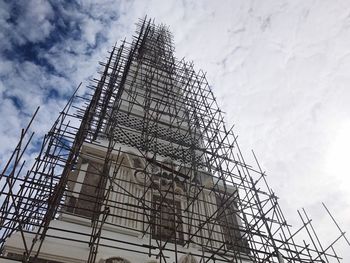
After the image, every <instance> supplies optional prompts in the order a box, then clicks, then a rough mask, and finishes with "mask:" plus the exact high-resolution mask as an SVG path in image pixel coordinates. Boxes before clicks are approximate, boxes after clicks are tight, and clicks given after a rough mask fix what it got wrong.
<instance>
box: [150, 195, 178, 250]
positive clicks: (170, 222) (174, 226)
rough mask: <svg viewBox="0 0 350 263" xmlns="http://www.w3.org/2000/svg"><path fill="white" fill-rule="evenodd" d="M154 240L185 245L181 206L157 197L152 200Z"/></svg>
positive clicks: (175, 202)
mask: <svg viewBox="0 0 350 263" xmlns="http://www.w3.org/2000/svg"><path fill="white" fill-rule="evenodd" d="M151 222H152V225H151V231H152V238H154V239H158V240H163V241H168V242H174V243H175V242H176V243H179V244H183V242H184V238H183V230H182V218H181V204H180V202H179V201H176V200H175V201H173V200H171V199H167V198H163V199H162V198H161V197H159V196H157V195H154V196H153V200H152V216H151Z"/></svg>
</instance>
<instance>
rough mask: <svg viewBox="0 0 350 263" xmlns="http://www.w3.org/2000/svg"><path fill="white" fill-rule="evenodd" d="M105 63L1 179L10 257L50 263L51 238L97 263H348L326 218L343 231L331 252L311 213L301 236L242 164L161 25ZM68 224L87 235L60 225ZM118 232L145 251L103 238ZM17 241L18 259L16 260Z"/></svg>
mask: <svg viewBox="0 0 350 263" xmlns="http://www.w3.org/2000/svg"><path fill="white" fill-rule="evenodd" d="M100 64H101V66H102V70H101V72H99V73H100V75H101V77H100V78H99V79H93V80H91V83H90V84H89V86H88V89H89V90H90V91H91V92H90V93H89V94H86V96H78V95H77V91H76V92H75V93H74V94H73V96H72V98H71V99H70V100H69V101H68V103H67V105H66V107H65V108H64V109H63V111H62V112H61V113H60V115H59V117H58V118H57V120H56V121H55V123H54V125H53V126H52V128H51V130H50V131H49V132H48V134H47V135H46V136H45V137H44V139H43V142H42V145H41V147H40V151H39V154H38V157H37V158H36V159H35V162H34V164H33V165H32V167H31V168H30V169H29V170H28V171H27V172H24V171H23V167H25V162H23V160H22V159H23V155H24V152H25V151H26V149H27V148H28V145H29V144H30V142H31V140H32V138H33V133H30V132H29V131H30V126H31V125H32V122H33V120H34V118H35V116H36V113H37V111H36V112H35V114H34V115H33V118H32V119H31V121H30V122H29V124H28V127H26V128H25V129H23V130H22V132H21V136H20V140H19V143H18V145H17V146H16V148H15V150H14V151H13V154H12V156H11V158H10V160H9V161H8V163H7V165H6V166H5V167H4V170H3V172H2V173H1V177H0V186H1V202H2V203H1V207H0V222H1V231H0V234H1V239H0V246H1V247H0V248H1V251H0V256H1V257H2V258H11V259H13V260H18V261H21V262H53V261H44V259H45V257H44V256H42V254H41V253H42V247H43V245H44V244H45V242H46V240H47V239H48V238H51V239H60V240H65V241H67V242H72V243H75V244H81V245H82V246H86V248H88V250H87V255H86V261H87V262H89V263H90V262H97V260H98V259H99V258H101V257H100V256H99V253H100V251H101V250H102V251H103V249H104V248H108V249H109V250H115V251H116V253H115V254H118V251H122V250H125V251H130V252H133V253H138V254H142V255H144V256H145V257H147V258H149V259H155V260H157V261H158V262H161V263H162V262H171V261H173V262H176V263H177V262H178V261H180V262H181V258H183V256H186V255H188V253H189V252H188V251H190V254H191V257H194V258H196V260H197V261H199V262H203V263H206V262H276V263H281V262H341V257H340V256H339V255H338V254H337V253H336V251H335V244H336V242H337V241H339V239H343V240H345V242H347V244H349V245H350V243H349V241H348V240H347V238H346V236H345V232H344V231H342V230H341V229H340V227H339V225H338V224H337V222H336V221H335V219H334V217H333V216H332V215H331V213H330V212H329V210H328V208H327V207H326V206H325V205H324V207H325V209H326V211H327V213H329V215H330V219H331V220H332V221H333V222H334V223H335V226H336V228H337V229H339V232H340V234H339V237H338V238H337V239H336V240H335V241H334V242H332V243H331V244H330V245H328V246H324V245H322V244H321V242H320V240H319V238H318V236H317V234H316V231H315V229H314V227H313V225H312V220H311V219H310V218H309V216H308V214H307V213H306V211H305V210H302V211H298V213H299V216H300V219H301V221H302V227H301V228H299V229H293V228H292V227H291V226H290V225H289V224H287V221H286V219H285V217H284V215H283V213H282V210H281V208H280V206H279V204H278V201H277V196H276V195H275V193H274V192H273V191H272V190H271V188H270V187H269V186H268V184H267V181H266V175H265V172H263V171H262V169H261V168H260V165H259V163H258V161H257V159H256V158H255V160H256V164H254V166H253V165H248V164H247V163H245V160H244V158H243V155H242V153H241V150H240V148H239V146H238V144H237V140H236V139H237V136H236V135H235V134H234V133H233V130H232V128H231V129H227V128H226V126H225V123H224V119H223V113H222V111H221V110H220V108H219V107H218V105H217V101H216V99H215V97H214V95H213V93H212V90H211V88H210V86H209V84H208V82H207V80H206V77H205V73H204V72H203V71H201V70H200V71H197V72H196V71H195V70H194V67H193V64H192V63H189V62H186V61H185V60H177V59H176V58H175V57H174V48H173V44H172V35H171V33H170V32H169V30H168V28H167V27H166V26H165V25H156V24H155V23H154V21H151V20H148V19H146V18H145V19H141V20H140V21H139V23H138V24H137V31H136V35H135V36H133V39H132V41H131V42H127V41H126V40H124V41H123V42H122V43H121V45H120V46H117V45H116V46H114V47H113V49H112V51H111V52H110V56H109V58H108V60H107V62H106V63H100ZM253 154H254V153H253ZM254 157H255V155H254ZM254 167H256V168H254ZM62 220H63V221H64V220H66V221H70V222H73V221H74V222H78V221H79V220H81V222H85V224H88V225H89V231H90V232H89V233H87V232H86V231H85V232H84V231H81V232H79V229H75V230H74V229H66V228H60V227H59V225H57V224H54V222H57V221H62ZM121 229H123V231H124V232H125V233H132V234H133V235H135V236H137V237H138V240H139V242H132V241H129V240H125V239H122V238H120V236H119V235H110V234H106V233H111V232H113V231H114V232H116V233H118V232H120V231H121ZM302 233H304V234H302ZM13 235H18V236H19V237H20V240H21V242H22V243H21V244H20V246H21V248H22V253H17V254H16V253H13V252H11V253H10V252H8V250H7V246H8V242H9V240H10V239H11V237H12V236H13ZM298 236H302V237H303V238H304V237H305V236H306V237H307V239H305V240H303V242H301V243H300V242H299V239H298ZM105 262H118V261H112V260H110V261H108V260H106V261H105ZM182 262H183V261H182ZM185 262H187V261H185ZM188 262H190V261H188ZM191 262H194V261H191Z"/></svg>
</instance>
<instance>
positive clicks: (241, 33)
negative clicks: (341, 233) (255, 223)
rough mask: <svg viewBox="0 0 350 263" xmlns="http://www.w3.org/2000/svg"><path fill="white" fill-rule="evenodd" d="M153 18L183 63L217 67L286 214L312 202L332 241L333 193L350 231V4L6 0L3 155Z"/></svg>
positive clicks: (211, 76)
mask: <svg viewBox="0 0 350 263" xmlns="http://www.w3.org/2000/svg"><path fill="white" fill-rule="evenodd" d="M145 15H148V16H149V17H152V18H155V19H156V21H157V22H160V23H165V24H167V25H169V26H170V30H171V31H172V32H173V33H174V41H175V49H176V56H177V57H178V58H179V59H181V58H182V57H186V59H187V60H191V61H193V62H194V64H195V67H196V68H197V69H203V70H204V71H206V72H207V78H208V81H209V83H210V84H211V85H212V88H213V90H214V93H215V95H216V97H217V98H218V101H219V105H221V106H222V109H223V110H224V111H225V112H226V120H227V123H228V125H232V124H235V130H236V134H238V136H239V142H240V145H241V148H243V149H244V152H245V153H246V155H247V159H250V160H252V158H250V156H251V154H250V149H254V151H255V153H256V154H257V156H258V158H259V160H260V162H261V164H262V166H263V167H264V169H265V170H266V171H267V174H268V179H269V182H270V184H271V186H272V188H273V189H274V190H275V192H276V193H277V195H278V196H280V197H281V199H280V203H281V204H282V208H284V210H285V212H286V214H287V218H288V219H289V220H290V221H291V222H292V223H293V224H294V222H297V220H296V219H297V216H296V215H297V214H296V209H300V208H301V207H305V208H306V209H307V210H308V211H310V214H311V215H312V216H313V217H315V218H316V219H317V220H315V221H318V226H319V228H320V230H322V231H320V232H322V233H321V236H322V235H323V236H324V237H325V238H326V239H327V236H328V235H330V234H332V233H333V234H334V232H335V231H333V229H331V228H328V227H324V226H325V225H326V222H328V221H329V220H328V218H327V217H326V214H325V213H324V211H323V210H322V207H321V202H322V201H324V202H326V204H327V205H328V206H329V208H330V209H331V210H332V212H333V213H334V215H335V217H336V218H337V219H338V221H339V222H340V224H341V225H342V226H343V228H344V230H348V231H350V223H349V222H350V195H349V194H348V188H349V185H350V179H349V178H350V176H349V168H348V163H349V161H348V159H349V156H350V150H349V149H350V139H349V134H350V103H349V101H350V88H349V83H350V74H349V68H350V52H349V47H350V5H349V3H348V1H346V0H335V1H325V0H324V1H317V2H316V1H308V0H307V1H305V0H280V1H277V0H267V1H253V0H235V1H225V0H221V1H194V0H193V1H178V0H174V1H112V0H101V1H96V2H94V1H39V0H36V1H34V0H26V1H0V102H1V103H0V116H1V119H2V125H1V126H0V145H1V147H0V159H2V160H4V159H5V157H6V156H8V155H9V153H10V152H11V150H12V149H13V147H14V145H15V144H16V142H17V139H18V136H19V133H20V129H21V128H22V127H24V126H25V125H26V123H27V122H28V120H29V118H30V115H31V114H32V113H33V112H34V111H35V109H36V107H37V106H38V105H41V110H40V113H39V115H38V118H37V120H36V122H35V130H36V131H37V136H38V137H40V136H42V135H43V134H44V133H45V132H46V131H47V130H48V129H49V127H50V125H51V124H52V123H53V121H54V120H55V118H56V117H57V115H58V112H59V111H60V109H62V108H63V105H64V104H65V103H66V101H67V98H68V97H69V96H70V94H71V93H72V92H73V90H74V89H75V88H76V86H77V85H78V84H79V83H80V82H83V87H84V86H85V85H87V84H88V79H89V78H92V77H93V76H97V74H96V73H95V72H96V71H97V69H98V61H104V60H106V57H107V55H108V54H107V51H108V50H111V47H112V46H113V45H114V44H115V42H117V41H120V40H123V39H124V38H125V37H126V38H127V39H131V36H132V34H133V31H134V29H135V23H136V22H137V20H138V18H140V17H144V16H145ZM80 92H81V93H84V92H85V90H84V88H82V89H81V91H80ZM32 155H33V154H30V156H28V157H29V158H31V157H32ZM2 164H3V163H2V162H1V163H0V165H2ZM295 225H297V223H295ZM326 243H327V242H326ZM340 249H341V250H344V253H345V255H346V257H345V260H344V262H347V261H349V260H350V253H349V252H346V251H345V248H344V247H341V248H340ZM346 259H347V260H346Z"/></svg>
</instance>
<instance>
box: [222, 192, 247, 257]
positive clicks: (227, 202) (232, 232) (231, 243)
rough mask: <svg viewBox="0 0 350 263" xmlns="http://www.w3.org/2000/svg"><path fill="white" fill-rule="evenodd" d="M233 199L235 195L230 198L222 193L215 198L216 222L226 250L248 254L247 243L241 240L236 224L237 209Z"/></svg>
mask: <svg viewBox="0 0 350 263" xmlns="http://www.w3.org/2000/svg"><path fill="white" fill-rule="evenodd" d="M235 198H237V197H236V196H235V195H233V196H230V195H228V194H223V193H221V194H220V196H217V199H216V201H217V205H218V213H217V221H218V223H219V224H220V226H221V229H222V233H223V238H224V242H225V243H226V247H227V249H229V250H236V251H241V252H244V253H249V248H248V242H247V240H246V239H245V238H242V234H241V232H240V230H239V228H240V225H239V223H238V216H237V213H238V209H237V202H236V200H235Z"/></svg>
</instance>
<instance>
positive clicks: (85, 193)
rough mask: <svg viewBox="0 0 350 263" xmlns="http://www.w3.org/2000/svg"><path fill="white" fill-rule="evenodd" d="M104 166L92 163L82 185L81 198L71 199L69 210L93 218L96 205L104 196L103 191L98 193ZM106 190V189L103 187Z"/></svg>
mask: <svg viewBox="0 0 350 263" xmlns="http://www.w3.org/2000/svg"><path fill="white" fill-rule="evenodd" d="M102 171H103V165H102V164H99V163H96V162H92V161H90V162H89V164H88V168H87V171H86V174H85V177H84V181H83V183H82V185H81V190H80V192H79V197H78V198H74V197H70V201H69V210H68V211H71V212H73V213H74V214H78V215H82V216H86V217H89V218H91V217H92V215H93V212H94V209H95V203H96V202H97V201H98V200H100V198H97V195H98V194H100V197H102V196H103V194H104V192H103V191H100V192H99V191H98V190H99V189H98V186H99V184H100V180H101V174H102ZM102 189H104V187H102Z"/></svg>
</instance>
